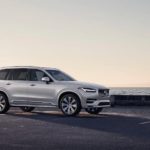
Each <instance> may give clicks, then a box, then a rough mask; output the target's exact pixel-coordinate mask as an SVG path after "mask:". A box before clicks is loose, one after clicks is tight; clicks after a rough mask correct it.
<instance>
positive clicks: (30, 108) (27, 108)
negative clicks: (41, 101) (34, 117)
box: [20, 106, 35, 112]
mask: <svg viewBox="0 0 150 150" xmlns="http://www.w3.org/2000/svg"><path fill="white" fill-rule="evenodd" d="M20 108H21V110H22V111H24V112H31V111H33V110H34V109H35V108H34V107H27V106H24V107H20Z"/></svg>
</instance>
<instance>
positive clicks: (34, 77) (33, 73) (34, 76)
mask: <svg viewBox="0 0 150 150" xmlns="http://www.w3.org/2000/svg"><path fill="white" fill-rule="evenodd" d="M43 77H48V76H47V74H46V73H44V72H43V71H41V70H35V69H31V70H30V81H41V80H42V78H43Z"/></svg>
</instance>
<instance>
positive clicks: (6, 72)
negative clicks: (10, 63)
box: [0, 69, 9, 80]
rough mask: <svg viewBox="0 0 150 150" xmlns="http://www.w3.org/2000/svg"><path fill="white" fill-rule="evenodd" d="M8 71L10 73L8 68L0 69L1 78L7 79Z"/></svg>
mask: <svg viewBox="0 0 150 150" xmlns="http://www.w3.org/2000/svg"><path fill="white" fill-rule="evenodd" d="M8 73H9V70H8V69H5V70H0V80H6V78H7V76H8Z"/></svg>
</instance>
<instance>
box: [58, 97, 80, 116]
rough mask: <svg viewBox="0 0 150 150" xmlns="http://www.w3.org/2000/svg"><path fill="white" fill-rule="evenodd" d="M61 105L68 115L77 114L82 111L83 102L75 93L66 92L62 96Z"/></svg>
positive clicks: (64, 112)
mask: <svg viewBox="0 0 150 150" xmlns="http://www.w3.org/2000/svg"><path fill="white" fill-rule="evenodd" d="M59 106H60V109H61V111H62V112H63V114H64V115H66V116H76V115H78V114H79V113H80V111H81V103H80V99H79V98H78V96H76V95H75V94H66V95H64V96H62V97H61V99H60V102H59Z"/></svg>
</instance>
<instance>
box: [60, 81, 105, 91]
mask: <svg viewBox="0 0 150 150" xmlns="http://www.w3.org/2000/svg"><path fill="white" fill-rule="evenodd" d="M61 83H63V84H66V85H70V86H76V87H84V88H96V89H107V88H106V87H104V86H102V85H98V84H93V83H87V82H80V81H61Z"/></svg>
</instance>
